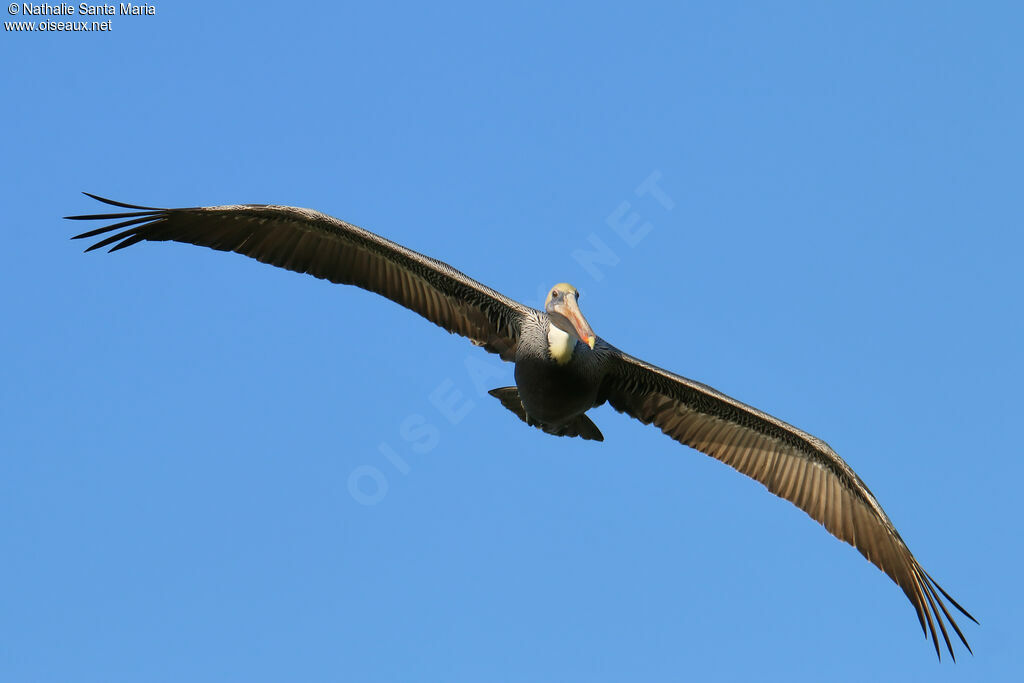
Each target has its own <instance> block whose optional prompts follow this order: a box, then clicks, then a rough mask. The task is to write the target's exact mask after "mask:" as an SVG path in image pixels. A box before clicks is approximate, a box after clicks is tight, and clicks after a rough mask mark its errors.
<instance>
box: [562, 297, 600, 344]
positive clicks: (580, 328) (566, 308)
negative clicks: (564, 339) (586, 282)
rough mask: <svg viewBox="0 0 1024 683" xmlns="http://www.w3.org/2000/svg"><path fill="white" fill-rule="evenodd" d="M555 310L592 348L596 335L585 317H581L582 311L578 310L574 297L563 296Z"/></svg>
mask: <svg viewBox="0 0 1024 683" xmlns="http://www.w3.org/2000/svg"><path fill="white" fill-rule="evenodd" d="M555 312H556V313H558V314H560V315H561V316H563V317H564V318H565V319H566V320H568V321H569V323H570V324H571V325H572V327H573V330H575V331H576V336H577V337H579V338H580V340H581V341H582V342H583V343H584V344H586V345H587V346H589V347H590V348H591V349H593V348H594V342H596V341H597V337H596V336H594V331H593V330H592V329H590V323H588V322H587V319H586V318H584V317H583V313H581V312H580V307H579V305H578V304H577V303H576V297H574V296H567V297H565V298H564V299H563V301H562V302H561V303H559V304H557V305H556V306H555Z"/></svg>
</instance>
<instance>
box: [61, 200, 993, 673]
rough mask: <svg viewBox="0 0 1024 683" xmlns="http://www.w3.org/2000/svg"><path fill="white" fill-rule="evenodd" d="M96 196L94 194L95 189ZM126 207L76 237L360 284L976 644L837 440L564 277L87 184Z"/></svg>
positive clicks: (303, 221) (516, 398) (579, 424)
mask: <svg viewBox="0 0 1024 683" xmlns="http://www.w3.org/2000/svg"><path fill="white" fill-rule="evenodd" d="M86 194H88V193H86ZM88 196H90V197H93V198H94V199H97V200H99V201H101V202H104V203H106V204H110V205H113V206H119V207H122V208H125V209H131V211H128V212H120V213H104V214H90V215H84V216H68V218H72V219H75V220H114V221H117V222H115V223H114V224H113V225H107V226H104V227H101V228H97V229H96V230H91V231H89V232H86V233H83V234H81V235H76V236H75V237H74V239H80V238H88V237H96V236H98V235H104V234H106V233H114V234H112V235H109V236H107V237H105V238H104V239H102V240H101V241H99V242H97V243H96V244H93V245H92V246H90V247H89V248H88V249H87V250H86V251H92V250H93V249H98V248H100V247H105V246H108V245H114V246H113V247H112V248H111V249H110V251H117V250H118V249H123V248H124V247H128V246H131V245H133V244H135V243H136V242H141V241H143V240H149V241H165V240H172V241H175V242H185V243H189V244H195V245H199V246H203V247H210V248H212V249H219V250H221V251H234V252H237V253H239V254H243V255H245V256H249V257H251V258H254V259H256V260H258V261H262V262H263V263H269V264H271V265H273V266H278V267H280V268H287V269H288V270H293V271H296V272H299V273H309V274H310V275H314V276H316V277H318V278H323V279H326V280H330V281H331V282H337V283H341V284H350V285H358V286H359V287H362V288H364V289H368V290H370V291H372V292H376V293H378V294H381V295H383V296H385V297H387V298H389V299H391V300H392V301H395V302H397V303H399V304H401V305H402V306H405V307H407V308H409V309H412V310H413V311H415V312H416V313H419V314H420V315H422V316H423V317H424V318H426V319H427V320H429V321H431V322H433V323H435V324H437V325H439V326H441V327H443V328H444V329H446V330H448V331H449V332H454V333H458V334H460V335H462V336H464V337H468V338H469V340H470V341H472V342H473V343H474V344H476V345H478V346H482V347H484V348H485V349H487V350H488V351H491V352H493V353H496V354H499V355H500V356H501V358H502V359H504V360H506V361H514V362H515V381H516V386H514V387H503V388H500V389H494V390H493V391H491V392H490V393H491V394H492V395H493V396H495V397H497V398H498V399H499V400H500V401H501V403H502V405H504V406H505V407H506V408H508V409H509V410H511V411H512V412H513V413H515V414H516V415H517V416H518V417H519V418H520V419H521V420H523V421H524V422H526V423H527V424H529V425H531V426H535V427H538V428H540V429H542V430H544V431H545V432H547V433H549V434H555V435H557V436H579V437H582V438H584V439H593V440H596V441H602V440H603V437H602V436H601V432H600V431H599V430H598V428H597V426H595V425H594V423H593V422H591V421H590V418H588V417H587V415H586V412H587V411H588V410H590V409H591V408H593V407H595V406H599V405H601V404H603V403H605V402H607V403H609V404H610V405H611V406H612V407H613V408H615V410H617V411H619V412H622V413H626V414H628V415H630V416H632V417H634V418H636V419H638V420H640V421H641V422H643V423H644V424H654V425H655V426H656V427H658V428H660V429H661V431H663V432H664V433H665V434H667V435H668V436H670V437H672V438H673V439H675V440H676V441H678V442H680V443H682V444H685V445H687V446H690V447H692V448H695V449H696V450H698V451H700V452H702V453H706V454H707V455H710V456H712V457H714V458H717V459H718V460H721V461H722V462H724V463H726V464H727V465H729V466H730V467H733V468H735V469H736V470H738V471H740V472H742V473H743V474H745V475H747V476H749V477H752V478H753V479H756V480H757V481H759V482H761V483H762V484H764V485H765V486H766V487H767V488H768V490H769V491H771V492H772V493H774V494H775V495H777V496H780V497H782V498H785V499H786V500H788V501H790V502H792V503H793V504H794V505H796V506H797V507H799V508H800V509H802V510H803V511H804V512H806V513H807V514H808V515H810V516H811V517H812V518H813V519H815V520H817V521H818V522H819V523H821V524H822V525H824V527H825V528H826V529H827V530H828V531H829V532H831V533H832V535H834V536H836V537H837V538H839V539H841V540H843V541H846V542H847V543H849V544H851V545H853V546H854V547H855V548H857V550H859V551H860V553H861V554H862V555H864V557H866V558H867V559H868V560H869V561H871V562H872V563H874V564H875V565H877V566H878V567H879V568H880V569H881V570H882V571H884V572H885V573H886V574H888V575H889V577H890V578H891V579H892V580H893V581H894V582H896V584H897V585H898V586H899V587H900V588H902V589H903V592H904V593H905V594H906V596H907V597H908V598H909V599H910V602H911V604H913V606H914V609H915V610H916V612H917V618H918V620H919V621H920V623H921V629H922V630H923V631H924V634H925V637H926V638H928V637H929V635H930V637H931V639H932V641H933V644H934V646H935V652H936V654H938V655H939V656H940V658H941V650H940V647H939V640H938V635H937V631H936V626H937V627H938V632H941V634H942V638H943V640H944V641H945V644H946V648H947V649H948V650H949V653H950V655H951V656H953V657H954V659H955V655H954V653H953V646H952V644H951V642H950V638H949V634H948V633H947V631H946V626H945V623H944V620H943V617H945V621H948V622H949V625H950V626H951V627H952V628H953V630H954V631H955V632H956V634H957V636H959V638H960V641H961V642H962V643H963V644H964V646H965V647H967V649H968V651H970V646H969V645H968V644H967V640H966V639H965V638H964V635H963V633H961V632H960V628H959V627H958V626H957V623H956V621H955V620H954V619H953V615H952V614H950V611H949V610H948V609H947V608H946V604H945V602H943V598H945V599H946V600H948V601H949V602H950V603H951V604H952V605H953V606H954V607H955V608H956V609H957V610H959V611H960V612H961V613H962V614H963V615H964V616H966V617H967V618H969V619H971V620H972V621H974V622H975V623H977V620H975V619H974V617H972V616H971V615H970V614H968V613H967V611H966V610H965V609H964V608H963V607H961V606H960V605H959V604H957V602H956V600H954V599H953V598H952V597H950V595H949V594H948V593H947V592H946V591H944V590H943V589H942V588H941V587H940V586H939V585H938V583H936V582H935V580H934V579H932V577H931V576H930V575H929V574H928V572H926V571H925V570H924V568H923V567H922V566H921V565H920V564H919V563H918V561H917V560H916V559H915V558H914V556H913V554H912V553H911V552H910V550H909V548H907V545H906V544H905V543H904V542H903V539H902V538H901V537H900V535H899V533H898V532H897V531H896V528H895V527H894V526H893V524H892V522H891V521H890V520H889V517H888V516H887V515H886V514H885V512H884V511H883V510H882V506H881V505H879V503H878V500H876V499H875V496H874V495H872V493H871V491H870V490H868V487H867V486H866V485H865V484H864V482H863V481H861V478H860V477H858V476H857V474H856V473H855V472H854V471H853V470H852V469H851V468H850V466H849V465H847V464H846V462H845V461H844V460H843V459H842V458H840V457H839V456H838V455H836V453H835V451H833V450H832V449H831V448H830V447H829V445H828V444H826V443H825V442H824V441H822V440H820V439H817V438H815V437H813V436H811V435H810V434H807V433H806V432H803V431H800V430H799V429H797V428H796V427H793V426H791V425H789V424H787V423H785V422H783V421H782V420H779V419H778V418H775V417H772V416H771V415H768V414H766V413H763V412H761V411H760V410H757V409H756V408H752V407H750V406H748V405H745V404H743V403H740V402H739V401H737V400H735V399H733V398H730V397H729V396H726V395H725V394H722V393H720V392H718V391H715V390H714V389H712V388H711V387H709V386H706V385H704V384H700V383H699V382H695V381H693V380H690V379H686V378H685V377H680V376H679V375H675V374H673V373H671V372H667V371H665V370H662V369H661V368H657V367H655V366H653V365H651V364H649V363H645V362H644V361H642V360H639V359H637V358H634V357H632V356H630V355H628V354H626V353H623V352H622V351H620V350H619V349H617V348H615V347H614V346H612V345H611V344H609V343H607V342H605V341H604V340H603V339H601V338H600V337H597V336H596V335H595V334H594V332H593V330H591V329H590V325H589V324H587V321H586V319H585V318H584V317H583V314H582V313H581V312H580V308H579V292H578V291H577V290H576V289H575V288H574V287H572V286H571V285H568V284H564V283H562V284H558V285H555V286H554V287H553V288H552V289H551V290H550V291H549V292H548V294H547V300H546V301H545V303H544V310H543V311H538V310H535V309H533V308H530V307H528V306H524V305H522V304H520V303H517V302H515V301H513V300H512V299H509V298H508V297H506V296H503V295H501V294H499V293H498V292H496V291H494V290H493V289H490V288H489V287H486V286H484V285H482V284H480V283H479V282H476V281H475V280H472V279H470V278H469V277H467V276H465V275H463V274H462V273H460V272H459V271H457V270H455V269H454V268H452V267H451V266H449V265H448V264H446V263H442V262H441V261H437V260H434V259H432V258H429V257H426V256H423V255H422V254H418V253H416V252H414V251H412V250H410V249H406V248H405V247H403V246H401V245H399V244H395V243H394V242H390V241H388V240H386V239H384V238H383V237H379V236H378V235H375V234H373V233H371V232H368V231H366V230H363V229H362V228H358V227H356V226H354V225H351V224H349V223H345V222H344V221H340V220H338V219H336V218H332V217H331V216H327V215H325V214H322V213H319V212H317V211H311V210H309V209H299V208H294V207H290V206H270V205H253V204H249V205H238V206H209V207H196V208H189V209H159V208H153V207H148V206H136V205H133V204H122V203H120V202H115V201H111V200H109V199H103V198H102V197H97V196H96V195H92V194H88Z"/></svg>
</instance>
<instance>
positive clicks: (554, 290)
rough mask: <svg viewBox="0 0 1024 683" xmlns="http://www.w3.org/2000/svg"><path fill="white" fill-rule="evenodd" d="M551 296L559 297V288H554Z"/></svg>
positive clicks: (553, 297)
mask: <svg viewBox="0 0 1024 683" xmlns="http://www.w3.org/2000/svg"><path fill="white" fill-rule="evenodd" d="M551 298H552V299H557V298H558V290H557V289H552V290H551Z"/></svg>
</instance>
